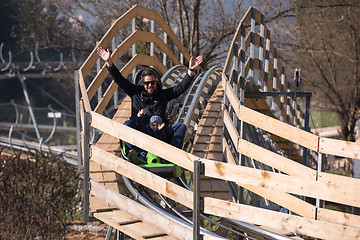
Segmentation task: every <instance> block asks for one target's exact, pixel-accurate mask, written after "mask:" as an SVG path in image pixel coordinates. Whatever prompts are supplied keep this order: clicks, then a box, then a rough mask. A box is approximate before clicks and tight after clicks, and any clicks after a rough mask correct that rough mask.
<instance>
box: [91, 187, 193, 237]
mask: <svg viewBox="0 0 360 240" xmlns="http://www.w3.org/2000/svg"><path fill="white" fill-rule="evenodd" d="M90 193H91V195H93V196H95V197H96V198H98V199H100V200H102V201H105V202H106V203H108V204H109V205H110V206H113V207H116V208H118V209H120V210H122V211H124V212H126V213H128V214H130V215H132V216H134V217H135V218H137V219H139V220H141V221H143V222H145V223H147V224H149V225H151V226H154V227H155V228H158V229H160V230H161V231H163V232H164V233H166V234H168V235H170V236H173V237H176V238H179V239H192V229H189V228H187V227H184V226H183V225H180V224H178V223H176V222H175V221H172V220H171V219H169V218H166V217H164V216H163V215H161V214H159V213H157V212H155V211H154V210H152V209H149V208H147V207H145V206H144V205H142V204H140V203H137V202H135V201H134V200H131V199H130V198H127V197H125V196H123V195H121V194H119V193H117V192H115V191H113V190H110V189H108V188H106V187H105V186H103V185H101V184H99V183H97V182H96V181H93V180H91V192H90Z"/></svg>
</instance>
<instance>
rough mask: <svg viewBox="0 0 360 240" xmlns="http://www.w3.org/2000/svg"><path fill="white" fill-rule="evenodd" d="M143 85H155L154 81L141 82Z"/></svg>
mask: <svg viewBox="0 0 360 240" xmlns="http://www.w3.org/2000/svg"><path fill="white" fill-rule="evenodd" d="M143 84H144V85H155V84H156V81H148V82H143Z"/></svg>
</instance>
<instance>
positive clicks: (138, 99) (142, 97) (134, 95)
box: [108, 64, 193, 123]
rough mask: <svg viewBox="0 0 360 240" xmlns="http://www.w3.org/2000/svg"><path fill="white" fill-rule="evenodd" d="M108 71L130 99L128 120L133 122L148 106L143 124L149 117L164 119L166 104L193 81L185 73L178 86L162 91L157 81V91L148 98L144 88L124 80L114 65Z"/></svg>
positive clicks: (143, 117)
mask: <svg viewBox="0 0 360 240" xmlns="http://www.w3.org/2000/svg"><path fill="white" fill-rule="evenodd" d="M108 70H109V72H110V74H111V76H112V77H113V78H114V81H115V83H116V84H117V85H119V87H121V88H122V89H123V90H124V91H125V92H126V94H127V95H129V97H130V98H131V117H130V119H132V120H135V119H136V115H137V113H138V112H139V111H140V110H141V109H145V106H146V105H149V107H148V108H147V111H146V112H144V115H143V116H142V119H143V120H144V122H145V123H147V122H149V120H150V117H151V116H153V115H158V116H160V117H161V118H162V119H166V106H167V103H168V102H169V101H170V100H172V99H174V98H177V97H178V96H180V95H181V94H182V93H184V92H185V91H186V90H187V89H188V88H189V87H190V84H191V81H192V79H193V77H190V76H189V75H188V74H187V73H186V75H185V77H184V79H183V80H182V81H181V82H180V83H179V84H178V85H176V86H174V87H171V88H167V89H162V88H161V82H160V79H157V90H156V92H155V94H154V95H153V96H150V95H148V94H147V92H146V91H145V88H144V86H142V85H135V84H133V83H131V82H130V81H128V80H127V79H126V78H124V77H123V76H122V75H121V73H120V72H119V70H118V69H117V67H116V66H115V65H114V64H113V65H111V66H110V67H108Z"/></svg>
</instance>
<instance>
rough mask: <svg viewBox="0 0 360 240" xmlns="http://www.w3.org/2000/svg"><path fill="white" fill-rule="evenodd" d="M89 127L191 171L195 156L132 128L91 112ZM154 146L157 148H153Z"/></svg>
mask: <svg viewBox="0 0 360 240" xmlns="http://www.w3.org/2000/svg"><path fill="white" fill-rule="evenodd" d="M91 116H92V122H91V126H92V127H94V128H97V129H99V130H101V131H103V132H105V133H108V134H110V135H112V136H114V137H116V138H118V139H122V140H124V141H126V142H129V143H131V144H134V145H135V146H137V147H139V148H141V149H144V150H146V151H149V152H151V153H153V154H155V155H157V156H159V157H161V158H163V159H166V160H168V161H170V162H172V163H174V164H176V165H178V166H181V167H182V168H185V169H187V170H189V171H193V169H194V163H193V161H194V160H195V159H199V158H198V157H197V156H195V155H193V154H190V153H187V152H185V151H183V150H181V149H178V148H176V147H174V146H171V145H169V144H166V143H164V142H162V141H160V140H158V139H156V138H153V137H150V136H149V135H147V134H144V133H142V132H139V131H137V130H135V129H133V128H130V127H127V126H125V125H123V124H121V123H118V122H115V121H113V120H111V119H109V118H107V117H104V116H102V115H100V114H98V113H95V112H92V113H91ZM154 146H157V147H156V148H154Z"/></svg>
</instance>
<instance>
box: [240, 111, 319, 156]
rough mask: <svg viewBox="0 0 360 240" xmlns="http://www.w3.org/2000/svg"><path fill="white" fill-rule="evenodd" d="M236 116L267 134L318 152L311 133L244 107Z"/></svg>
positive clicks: (316, 142) (316, 140)
mask: <svg viewBox="0 0 360 240" xmlns="http://www.w3.org/2000/svg"><path fill="white" fill-rule="evenodd" d="M235 111H236V110H235ZM237 116H238V117H239V119H240V120H243V121H245V122H247V123H249V124H251V125H254V126H256V127H258V128H261V129H264V130H265V131H267V132H270V133H272V134H276V135H278V136H280V137H282V138H285V139H287V140H289V141H292V142H295V143H297V144H300V145H301V146H304V147H307V148H308V149H311V150H313V151H317V150H318V140H319V137H318V136H316V135H314V134H312V133H309V132H306V131H304V130H301V129H298V128H296V127H294V126H291V125H289V124H287V123H284V122H281V121H279V120H277V119H274V118H271V117H268V116H265V115H264V114H261V113H258V112H256V111H254V110H252V109H250V108H247V107H245V106H241V107H240V109H239V112H237Z"/></svg>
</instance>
